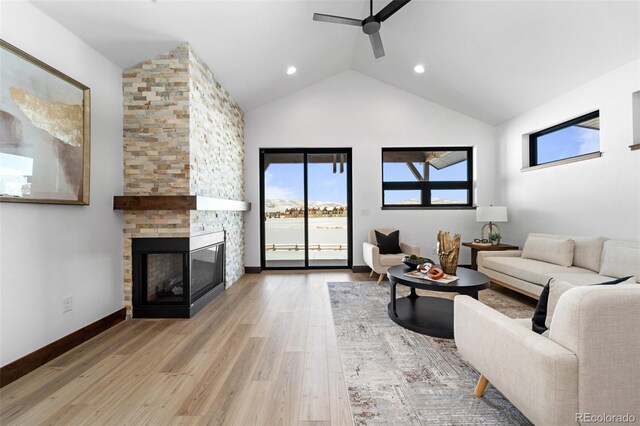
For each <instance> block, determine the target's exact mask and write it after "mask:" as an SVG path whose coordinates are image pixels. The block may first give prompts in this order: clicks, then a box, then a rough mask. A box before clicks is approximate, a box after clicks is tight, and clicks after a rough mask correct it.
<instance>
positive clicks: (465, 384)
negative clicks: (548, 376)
mask: <svg viewBox="0 0 640 426" xmlns="http://www.w3.org/2000/svg"><path fill="white" fill-rule="evenodd" d="M328 287H329V295H330V298H331V307H332V309H333V319H334V323H335V329H336V334H337V337H338V347H339V350H340V357H341V360H342V366H343V369H344V374H345V378H346V384H347V388H348V393H349V400H350V402H351V409H352V414H353V420H354V423H355V424H356V425H365V424H366V425H370V424H389V425H391V424H393V425H400V424H402V425H405V424H406V425H414V424H415V425H491V424H504V425H507V424H508V425H529V424H531V423H530V422H529V421H528V420H527V418H526V417H524V415H523V414H522V413H520V411H518V409H517V408H515V407H514V406H513V405H512V404H511V403H510V402H509V401H508V400H507V399H506V398H505V397H504V396H503V395H502V394H501V393H500V392H498V391H497V390H496V389H495V388H494V387H493V386H491V385H489V387H488V388H487V390H486V392H485V395H484V397H483V398H476V397H474V396H473V389H474V386H475V384H476V381H477V380H478V372H476V371H475V370H474V368H473V367H471V366H470V365H469V364H467V363H466V362H465V361H464V360H463V359H462V358H461V356H460V355H459V354H458V351H457V350H456V346H455V343H454V341H453V340H449V339H440V338H434V337H429V336H424V335H422V334H418V333H414V332H413V331H410V330H407V329H405V328H402V327H400V326H399V325H397V324H396V323H394V322H393V321H391V320H390V319H389V316H388V315H387V304H388V303H389V283H388V282H384V283H383V284H382V285H380V286H378V285H376V283H375V282H342V283H328ZM400 288H403V287H402V286H398V289H399V290H400ZM418 294H421V295H422V294H425V295H426V294H431V295H436V296H438V297H453V296H455V295H454V294H451V295H448V294H446V293H432V292H426V291H419V292H418ZM401 295H403V294H398V296H401ZM480 301H481V302H483V303H485V304H486V305H489V306H491V307H493V308H495V309H497V310H498V311H501V312H503V313H504V314H505V315H508V316H510V317H514V318H524V317H531V316H532V315H533V310H534V305H533V303H532V302H528V303H527V301H524V300H518V299H517V298H512V297H510V296H509V295H507V294H503V293H501V292H499V291H496V290H493V289H487V290H483V291H482V292H480ZM523 385H525V384H524V383H523Z"/></svg>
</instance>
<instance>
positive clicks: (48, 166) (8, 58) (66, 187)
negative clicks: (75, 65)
mask: <svg viewBox="0 0 640 426" xmlns="http://www.w3.org/2000/svg"><path fill="white" fill-rule="evenodd" d="M0 72H1V75H0V77H1V78H0V201H3V202H23V203H49V204H78V205H88V204H89V174H90V157H89V153H90V145H91V141H90V139H91V125H90V122H91V109H90V108H91V105H90V104H91V98H90V90H89V88H88V87H87V86H85V85H83V84H81V83H79V82H77V81H76V80H74V79H72V78H71V77H69V76H67V75H65V74H63V73H61V72H60V71H58V70H56V69H54V68H53V67H50V66H49V65H47V64H45V63H44V62H42V61H39V60H38V59H36V58H34V57H33V56H31V55H29V54H27V53H25V52H23V51H22V50H20V49H18V48H16V47H15V46H12V45H11V44H9V43H7V42H5V41H4V40H0Z"/></svg>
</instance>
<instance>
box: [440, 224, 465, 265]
mask: <svg viewBox="0 0 640 426" xmlns="http://www.w3.org/2000/svg"><path fill="white" fill-rule="evenodd" d="M459 254H460V234H455V235H454V236H453V239H451V237H450V236H449V233H448V232H443V231H438V257H439V258H440V267H441V268H442V270H443V271H444V273H445V274H449V275H455V274H456V269H457V268H458V255H459Z"/></svg>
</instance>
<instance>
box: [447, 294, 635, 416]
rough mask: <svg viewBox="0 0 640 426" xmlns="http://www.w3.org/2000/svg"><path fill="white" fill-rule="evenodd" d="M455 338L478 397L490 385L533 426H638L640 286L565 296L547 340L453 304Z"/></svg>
mask: <svg viewBox="0 0 640 426" xmlns="http://www.w3.org/2000/svg"><path fill="white" fill-rule="evenodd" d="M454 333H455V341H456V345H457V347H458V350H459V351H460V354H461V355H462V356H463V357H464V358H465V359H466V360H467V361H468V362H469V363H470V364H471V365H473V366H474V367H475V368H476V369H477V370H478V371H479V372H480V373H481V376H480V379H479V380H478V385H477V386H476V392H475V394H476V396H482V394H483V392H484V388H485V386H486V385H487V381H488V382H491V383H492V384H493V385H494V386H495V387H496V388H497V389H498V390H499V391H500V392H502V394H503V395H504V396H505V397H507V398H508V399H509V400H510V401H511V402H512V403H513V404H514V405H515V406H516V407H518V409H519V410H520V411H522V413H523V414H524V415H525V416H527V417H528V418H529V420H531V421H532V422H533V423H534V424H536V425H575V424H580V423H583V424H584V423H590V422H589V421H588V419H587V416H600V415H605V414H606V415H609V416H616V415H620V416H623V415H625V414H626V415H627V419H629V418H630V416H633V417H634V418H635V421H638V420H640V361H639V358H638V354H640V285H637V284H621V285H615V286H581V287H576V288H573V289H571V290H569V291H567V292H566V293H564V294H563V295H562V296H561V297H560V299H559V300H558V304H557V306H556V309H555V313H554V315H553V318H552V320H551V328H550V332H549V337H548V338H547V337H543V336H542V335H540V334H537V333H535V332H533V331H532V330H531V319H524V320H514V319H511V318H508V317H507V316H505V315H503V314H501V313H499V312H497V311H495V310H493V309H491V308H489V307H488V306H486V305H483V304H482V303H481V302H478V301H477V300H475V299H472V298H471V297H469V296H456V298H455V300H454ZM580 413H582V417H579V416H580V415H581V414H580ZM593 418H594V417H591V419H593ZM607 419H608V420H609V421H605V422H604V423H616V420H621V418H616V417H608V418H607ZM607 419H605V420H607ZM618 423H622V422H620V421H619V422H618Z"/></svg>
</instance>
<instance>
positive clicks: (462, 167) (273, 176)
mask: <svg viewBox="0 0 640 426" xmlns="http://www.w3.org/2000/svg"><path fill="white" fill-rule="evenodd" d="M308 167H309V200H311V201H324V202H338V203H343V204H346V202H347V185H346V179H347V176H346V165H345V173H342V174H341V173H335V174H334V173H333V165H332V164H331V163H309V165H308ZM384 167H385V168H384V175H385V179H386V180H387V181H415V180H416V179H415V177H414V176H413V174H411V172H410V171H409V168H408V167H407V165H406V164H404V163H385V166H384ZM416 167H417V168H418V170H421V169H422V164H419V165H416ZM303 172H304V166H303V165H302V164H280V163H274V164H270V165H269V168H268V169H267V171H266V172H265V198H266V199H268V200H278V199H279V200H302V199H303V197H304V174H303ZM429 177H430V179H431V180H432V181H444V180H453V181H457V180H466V177H467V162H466V161H463V162H461V163H458V164H454V165H453V166H450V167H447V168H444V169H442V170H437V169H435V168H434V167H431V168H430V171H429ZM433 196H434V197H438V198H443V199H449V200H461V201H463V202H466V191H437V192H436V191H434V194H433ZM419 197H420V193H419V191H393V192H392V193H390V194H388V195H387V197H386V198H387V202H391V203H394V202H399V201H404V200H407V199H411V198H419Z"/></svg>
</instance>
